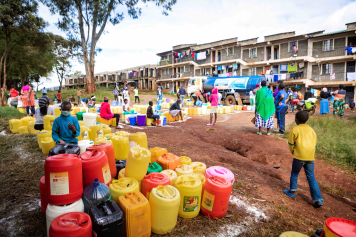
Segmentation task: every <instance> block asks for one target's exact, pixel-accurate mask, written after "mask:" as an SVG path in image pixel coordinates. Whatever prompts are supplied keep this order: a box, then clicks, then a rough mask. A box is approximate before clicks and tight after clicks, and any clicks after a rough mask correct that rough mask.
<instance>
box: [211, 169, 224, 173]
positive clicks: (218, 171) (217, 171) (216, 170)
mask: <svg viewBox="0 0 356 237" xmlns="http://www.w3.org/2000/svg"><path fill="white" fill-rule="evenodd" d="M214 171H215V172H216V173H218V174H225V172H221V171H220V170H218V169H214Z"/></svg>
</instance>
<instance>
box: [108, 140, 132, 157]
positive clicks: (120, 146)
mask: <svg viewBox="0 0 356 237" xmlns="http://www.w3.org/2000/svg"><path fill="white" fill-rule="evenodd" d="M111 140H112V142H113V147H114V153H115V159H116V160H127V158H128V156H129V152H130V142H129V139H128V138H127V137H121V136H114V137H112V138H111Z"/></svg>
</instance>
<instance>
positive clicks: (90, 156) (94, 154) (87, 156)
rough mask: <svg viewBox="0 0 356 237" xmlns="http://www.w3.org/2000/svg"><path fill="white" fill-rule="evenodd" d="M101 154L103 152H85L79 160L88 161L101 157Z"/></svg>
mask: <svg viewBox="0 0 356 237" xmlns="http://www.w3.org/2000/svg"><path fill="white" fill-rule="evenodd" d="M102 153H105V152H104V151H100V150H94V151H86V152H83V153H82V154H81V155H80V159H82V160H90V159H95V158H96V157H98V156H100V157H101V156H102Z"/></svg>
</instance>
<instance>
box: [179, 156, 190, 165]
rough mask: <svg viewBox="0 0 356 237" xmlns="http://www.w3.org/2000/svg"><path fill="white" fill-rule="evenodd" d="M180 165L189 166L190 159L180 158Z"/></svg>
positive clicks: (186, 157)
mask: <svg viewBox="0 0 356 237" xmlns="http://www.w3.org/2000/svg"><path fill="white" fill-rule="evenodd" d="M180 163H181V164H182V165H190V163H192V159H190V158H189V157H188V156H181V157H180Z"/></svg>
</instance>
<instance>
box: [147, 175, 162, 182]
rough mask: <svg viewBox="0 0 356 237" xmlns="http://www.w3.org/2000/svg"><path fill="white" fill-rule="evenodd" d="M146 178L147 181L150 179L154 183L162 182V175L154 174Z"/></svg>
mask: <svg viewBox="0 0 356 237" xmlns="http://www.w3.org/2000/svg"><path fill="white" fill-rule="evenodd" d="M147 176H148V177H147ZM146 177H147V179H151V180H154V181H162V180H164V175H161V174H156V173H153V175H146ZM146 177H145V178H146Z"/></svg>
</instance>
